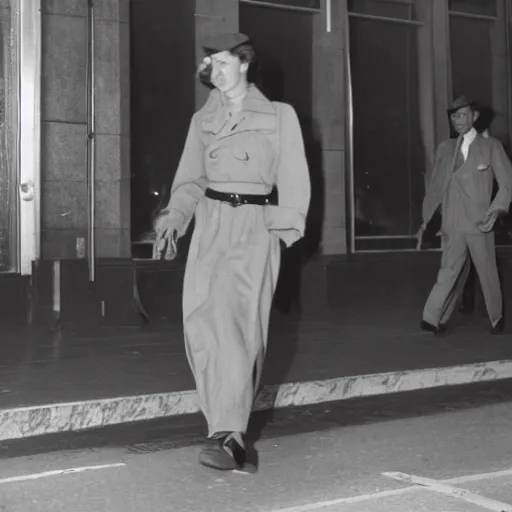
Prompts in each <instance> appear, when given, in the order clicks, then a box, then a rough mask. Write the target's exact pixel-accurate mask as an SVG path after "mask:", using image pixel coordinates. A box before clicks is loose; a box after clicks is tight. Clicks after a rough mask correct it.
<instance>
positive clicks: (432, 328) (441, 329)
mask: <svg viewBox="0 0 512 512" xmlns="http://www.w3.org/2000/svg"><path fill="white" fill-rule="evenodd" d="M420 327H421V329H423V330H424V331H428V332H433V333H434V334H435V335H436V336H437V335H439V334H442V333H444V332H446V325H445V324H439V326H438V327H436V326H435V325H432V324H431V323H429V322H426V321H425V320H422V321H421V324H420Z"/></svg>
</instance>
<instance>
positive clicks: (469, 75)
mask: <svg viewBox="0 0 512 512" xmlns="http://www.w3.org/2000/svg"><path fill="white" fill-rule="evenodd" d="M491 27H492V25H490V23H489V22H488V21H485V20H477V19H471V18H458V17H456V16H452V17H450V46H451V63H452V88H453V90H452V92H453V96H454V97H457V96H459V95H461V94H465V95H467V96H470V97H471V98H472V99H473V100H474V101H477V102H478V103H480V104H482V105H485V106H487V107H491V106H492V105H493V98H492V50H491V33H490V29H491ZM468 56H471V58H468Z"/></svg>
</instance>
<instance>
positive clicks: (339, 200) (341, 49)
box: [312, 0, 348, 254]
mask: <svg viewBox="0 0 512 512" xmlns="http://www.w3.org/2000/svg"><path fill="white" fill-rule="evenodd" d="M345 4H346V0H333V1H332V17H331V32H327V30H326V2H325V0H322V12H321V13H320V14H318V15H316V16H315V17H314V22H313V76H312V80H313V122H314V129H315V131H316V137H317V138H318V140H319V142H320V145H321V155H322V169H319V171H321V172H323V188H324V218H323V230H322V231H323V233H322V253H323V254H345V253H346V252H347V227H346V226H347V222H348V219H347V218H346V204H347V203H346V200H347V198H348V196H347V194H348V191H347V190H346V186H345V184H346V177H345V105H346V102H347V99H346V87H345V80H346V78H345V67H346V62H345V60H346V59H345V44H344V30H345V26H346V23H347V17H346V5H345Z"/></svg>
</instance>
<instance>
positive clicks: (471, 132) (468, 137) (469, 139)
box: [463, 128, 478, 145]
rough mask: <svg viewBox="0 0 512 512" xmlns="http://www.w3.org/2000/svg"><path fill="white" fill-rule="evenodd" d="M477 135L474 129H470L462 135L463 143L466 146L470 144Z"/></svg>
mask: <svg viewBox="0 0 512 512" xmlns="http://www.w3.org/2000/svg"><path fill="white" fill-rule="evenodd" d="M477 134H478V132H477V131H476V130H475V129H474V128H471V130H469V132H467V133H465V134H464V135H463V138H464V142H465V143H466V144H468V145H469V144H471V143H472V142H473V141H474V140H475V139H476V136H477Z"/></svg>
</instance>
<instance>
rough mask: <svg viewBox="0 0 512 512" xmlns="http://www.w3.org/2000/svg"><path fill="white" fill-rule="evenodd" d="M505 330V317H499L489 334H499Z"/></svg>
mask: <svg viewBox="0 0 512 512" xmlns="http://www.w3.org/2000/svg"><path fill="white" fill-rule="evenodd" d="M504 330H505V317H503V316H502V317H501V318H500V319H499V321H498V323H497V324H496V325H495V326H493V327H491V334H501V333H502V332H503V331H504Z"/></svg>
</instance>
